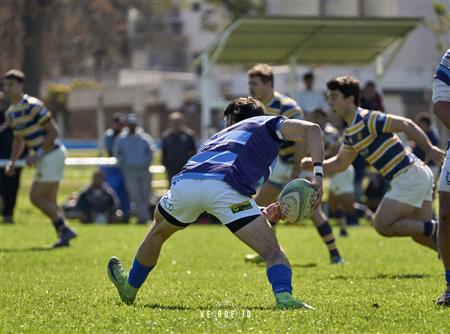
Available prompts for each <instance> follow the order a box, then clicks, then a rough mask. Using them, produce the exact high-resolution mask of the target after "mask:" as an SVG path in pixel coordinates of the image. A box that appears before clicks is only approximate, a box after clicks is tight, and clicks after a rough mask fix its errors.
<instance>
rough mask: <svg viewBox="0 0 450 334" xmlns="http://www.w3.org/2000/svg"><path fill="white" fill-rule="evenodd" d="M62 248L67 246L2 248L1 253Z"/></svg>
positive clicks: (45, 250) (46, 250)
mask: <svg viewBox="0 0 450 334" xmlns="http://www.w3.org/2000/svg"><path fill="white" fill-rule="evenodd" d="M62 248H66V247H59V248H55V247H53V246H52V245H50V246H40V247H26V248H0V253H27V252H48V251H52V250H56V249H62Z"/></svg>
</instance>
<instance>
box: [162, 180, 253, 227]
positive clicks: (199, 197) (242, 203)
mask: <svg viewBox="0 0 450 334" xmlns="http://www.w3.org/2000/svg"><path fill="white" fill-rule="evenodd" d="M161 208H162V210H161ZM158 209H159V211H160V213H161V214H162V216H163V217H164V218H165V219H166V220H167V221H169V223H172V224H174V225H177V226H183V227H184V226H187V225H188V224H190V223H193V222H195V221H196V220H197V218H198V216H199V215H200V214H202V213H203V212H208V213H209V214H211V215H213V216H215V217H216V218H217V219H218V220H219V221H220V222H221V223H222V224H224V225H228V224H229V225H228V226H227V227H228V228H229V229H230V230H231V231H232V232H235V231H237V230H238V229H239V228H241V227H243V226H245V225H246V224H248V223H250V222H251V221H253V220H254V219H255V218H256V217H257V216H260V215H261V210H260V208H259V207H258V206H257V205H256V203H255V201H254V200H253V199H252V198H251V197H247V196H244V195H241V194H239V193H238V192H237V191H236V190H234V189H233V188H231V187H230V186H229V185H228V184H227V183H225V182H223V181H219V180H211V179H181V180H179V181H176V182H174V183H173V184H172V186H171V188H170V190H169V191H168V192H167V193H166V194H165V195H164V196H163V197H162V198H161V200H160V201H159V204H158Z"/></svg>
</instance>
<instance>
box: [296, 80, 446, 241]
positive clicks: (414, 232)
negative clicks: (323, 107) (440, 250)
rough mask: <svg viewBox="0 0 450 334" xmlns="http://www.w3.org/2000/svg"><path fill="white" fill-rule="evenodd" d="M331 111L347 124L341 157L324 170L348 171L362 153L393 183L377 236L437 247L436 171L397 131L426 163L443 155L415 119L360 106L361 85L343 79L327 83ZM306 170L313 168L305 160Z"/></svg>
mask: <svg viewBox="0 0 450 334" xmlns="http://www.w3.org/2000/svg"><path fill="white" fill-rule="evenodd" d="M327 88H328V101H329V103H330V106H331V108H332V109H333V111H334V112H335V113H336V114H337V115H338V116H339V117H340V118H342V119H343V120H345V122H346V123H347V124H348V125H347V127H346V129H345V130H344V144H343V146H342V148H341V149H340V151H339V153H338V154H337V155H336V156H334V157H332V158H329V159H327V160H326V161H325V162H324V171H325V174H327V173H336V172H339V171H343V170H345V169H346V168H347V167H348V166H349V165H350V164H351V163H352V161H353V160H354V159H355V157H356V156H357V154H358V153H360V154H361V155H362V156H363V157H364V158H365V159H366V161H367V162H369V163H370V164H371V165H372V166H373V167H374V168H375V169H377V170H378V171H379V172H380V173H381V174H382V175H383V176H384V177H385V178H386V179H387V180H388V181H389V182H390V186H391V187H390V190H389V191H388V192H387V193H386V195H385V196H384V198H383V200H382V201H381V203H380V206H379V207H378V210H377V212H376V215H375V222H374V226H375V229H376V230H377V232H378V233H379V234H381V235H383V236H386V237H405V236H409V237H412V238H413V239H414V240H415V241H416V242H418V243H420V244H422V245H425V246H428V247H430V248H432V249H435V250H436V249H437V245H436V232H437V222H435V221H433V220H432V191H433V181H434V180H433V173H432V171H431V170H430V168H429V167H428V166H426V165H425V164H424V163H422V162H421V161H420V160H419V159H417V158H416V157H415V156H414V155H413V154H412V153H410V152H409V151H408V150H407V149H406V148H405V146H404V145H403V144H402V142H401V141H400V139H399V137H398V136H397V135H396V134H395V133H394V132H403V133H404V134H405V135H406V136H407V137H408V138H409V139H410V140H412V141H414V142H415V143H417V144H418V145H419V146H420V148H421V149H422V150H423V151H424V152H425V153H426V157H427V159H426V160H427V161H430V160H432V161H434V162H435V163H436V164H438V165H441V164H442V160H443V152H442V151H441V150H440V149H439V148H437V147H435V146H433V145H432V144H431V142H430V140H429V139H428V138H427V136H426V135H425V133H424V132H423V131H422V130H421V129H420V128H419V127H418V126H417V125H416V124H415V123H414V122H412V121H411V120H409V119H407V118H404V117H399V116H394V115H387V114H384V113H381V112H378V111H371V110H365V109H362V108H360V107H358V101H359V92H360V90H359V82H358V80H356V79H355V78H354V77H351V76H343V77H337V78H334V79H331V80H330V81H328V83H327ZM303 166H304V167H305V168H306V167H308V168H310V161H309V160H308V159H304V162H303Z"/></svg>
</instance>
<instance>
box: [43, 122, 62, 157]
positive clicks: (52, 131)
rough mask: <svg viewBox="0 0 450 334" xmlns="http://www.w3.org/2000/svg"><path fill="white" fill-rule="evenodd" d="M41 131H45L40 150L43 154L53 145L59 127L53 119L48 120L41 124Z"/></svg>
mask: <svg viewBox="0 0 450 334" xmlns="http://www.w3.org/2000/svg"><path fill="white" fill-rule="evenodd" d="M42 129H43V130H44V131H45V138H44V141H43V142H42V145H41V148H42V150H43V151H44V152H47V151H49V150H51V149H52V148H53V146H54V145H55V140H56V138H57V137H58V134H59V127H58V124H56V122H55V120H54V119H53V118H50V119H49V120H48V121H47V122H45V123H44V124H42Z"/></svg>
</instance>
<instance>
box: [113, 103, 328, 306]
mask: <svg viewBox="0 0 450 334" xmlns="http://www.w3.org/2000/svg"><path fill="white" fill-rule="evenodd" d="M264 111H265V110H264V106H263V105H262V104H261V103H260V102H258V101H257V100H255V99H253V98H250V97H245V98H238V99H236V100H234V101H233V102H231V103H230V104H229V105H228V106H227V108H226V109H225V111H224V116H225V124H226V126H227V128H225V129H224V130H222V131H221V132H219V133H217V134H216V135H214V136H212V137H211V138H210V139H208V140H207V141H206V142H205V143H203V145H202V146H201V148H200V151H199V153H198V154H196V155H194V156H193V157H191V158H190V159H189V161H188V162H187V163H186V165H185V166H184V167H183V169H182V171H181V172H180V173H179V174H177V175H175V176H174V178H173V179H172V185H171V188H170V190H169V191H168V192H167V194H165V195H164V196H163V197H162V199H161V200H160V202H159V204H158V207H157V209H156V212H155V220H154V222H153V224H152V226H151V228H150V231H149V232H148V234H147V236H146V237H145V238H144V240H143V241H142V243H141V245H140V247H139V249H138V251H137V253H136V256H135V258H134V261H133V265H132V267H131V269H130V272H129V273H128V272H127V271H126V269H125V268H124V266H123V264H122V263H121V262H120V261H119V259H117V258H116V257H112V258H111V259H110V261H109V263H108V275H109V277H110V279H111V281H112V282H113V283H114V285H115V286H116V288H117V289H118V291H119V295H120V297H121V299H122V301H124V302H125V303H132V302H133V301H134V300H135V298H136V294H137V292H138V290H139V288H140V287H141V285H142V284H143V283H144V281H145V280H146V278H147V276H148V274H149V273H150V271H151V270H152V269H153V268H154V267H155V265H156V263H157V261H158V258H159V254H160V251H161V247H162V245H163V244H164V242H165V241H166V240H167V239H168V238H169V237H170V236H171V235H172V234H173V233H175V232H177V231H179V230H182V229H184V228H185V227H187V226H189V225H190V224H191V223H192V222H194V221H195V220H196V219H197V217H198V216H199V215H200V214H201V213H203V212H205V211H206V212H208V213H210V214H212V215H214V216H215V217H217V218H218V219H219V220H220V221H221V222H222V224H224V225H225V226H226V227H227V228H228V229H229V230H230V231H231V232H232V233H234V234H235V236H236V237H237V238H239V239H240V240H242V241H243V242H244V243H245V244H247V245H248V246H249V247H250V248H252V249H253V250H255V251H256V252H257V253H258V254H260V255H261V256H262V257H263V258H264V260H265V262H266V266H267V278H268V279H269V282H270V284H271V285H272V289H273V292H274V294H275V299H276V305H277V307H279V308H309V306H308V305H306V304H304V303H303V302H301V301H298V300H297V299H295V298H294V297H293V296H292V294H291V293H292V286H291V281H292V272H291V267H290V265H289V261H288V259H287V258H286V256H285V254H284V253H283V251H282V249H281V248H280V246H279V244H278V241H277V239H276V237H275V234H274V233H273V230H272V229H271V227H270V225H269V223H268V222H267V220H266V218H265V217H264V215H263V214H261V211H260V208H259V207H258V206H257V205H256V203H255V201H254V200H253V199H252V195H253V194H255V191H256V190H255V189H256V187H257V186H258V184H260V183H261V182H265V181H266V180H267V179H268V178H269V175H270V171H271V169H272V166H273V163H274V161H275V159H276V156H277V154H278V150H279V148H280V145H281V144H282V143H283V141H284V140H285V139H287V140H292V141H303V142H304V143H305V145H306V146H307V147H308V149H309V150H310V152H311V156H312V159H313V161H314V162H316V163H317V164H320V165H321V162H322V159H323V143H322V134H321V131H320V128H319V126H317V125H316V124H313V123H310V122H306V121H299V120H288V119H286V118H284V117H275V116H273V117H268V116H263V115H264ZM313 185H314V186H315V187H316V188H317V189H318V191H319V192H320V191H321V187H322V178H321V176H319V175H318V176H316V177H315V178H314V180H313ZM318 197H319V198H320V197H321V196H318Z"/></svg>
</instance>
